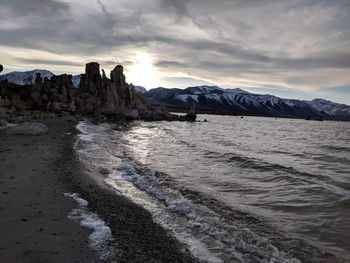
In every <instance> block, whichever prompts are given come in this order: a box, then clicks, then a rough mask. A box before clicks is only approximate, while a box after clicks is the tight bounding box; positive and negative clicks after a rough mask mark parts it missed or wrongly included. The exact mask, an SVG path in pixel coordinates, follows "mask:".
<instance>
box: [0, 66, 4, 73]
mask: <svg viewBox="0 0 350 263" xmlns="http://www.w3.org/2000/svg"><path fill="white" fill-rule="evenodd" d="M3 70H4V67H3V66H2V65H1V64H0V73H1V72H2V71H3Z"/></svg>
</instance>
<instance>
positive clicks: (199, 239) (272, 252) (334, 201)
mask: <svg viewBox="0 0 350 263" xmlns="http://www.w3.org/2000/svg"><path fill="white" fill-rule="evenodd" d="M199 119H200V120H203V119H207V120H208V122H195V123H186V122H134V123H132V124H129V125H126V126H121V125H113V124H100V125H95V124H91V123H89V122H82V123H80V124H79V125H78V129H80V130H81V131H82V134H81V135H80V136H79V140H78V141H77V145H76V149H77V151H78V153H79V154H80V157H81V158H82V160H87V161H89V162H91V163H93V164H94V165H95V166H97V167H98V168H99V169H106V170H107V171H109V173H110V174H109V176H108V178H106V180H105V182H106V183H107V184H109V185H110V186H112V187H113V188H114V189H116V191H117V192H118V193H119V194H122V195H125V196H127V197H128V198H130V199H132V200H133V201H134V202H136V203H138V204H141V205H142V206H144V207H145V208H146V209H148V210H149V211H150V212H151V213H152V214H153V217H154V220H155V221H157V222H159V223H160V224H162V225H163V226H164V227H165V228H167V229H168V230H169V231H170V232H171V233H172V234H174V235H175V236H176V237H177V238H178V239H179V240H180V241H181V242H183V243H185V244H186V245H187V246H188V247H189V248H190V250H191V251H192V253H193V254H194V255H196V256H197V257H199V258H201V259H203V260H204V259H205V260H206V261H209V262H342V261H344V262H346V261H350V130H349V129H350V123H348V122H328V121H324V122H313V121H304V120H293V119H274V118H254V117H245V118H243V119H241V118H238V117H231V116H209V115H199Z"/></svg>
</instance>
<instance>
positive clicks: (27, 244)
mask: <svg viewBox="0 0 350 263" xmlns="http://www.w3.org/2000/svg"><path fill="white" fill-rule="evenodd" d="M36 121H38V122H43V123H45V124H46V125H47V126H48V127H49V134H47V135H40V136H25V135H6V134H5V132H4V131H0V136H1V137H2V138H4V139H3V140H2V141H1V142H0V145H1V148H0V149H1V150H0V160H1V166H2V167H3V168H4V169H1V170H2V171H1V172H0V178H1V179H0V184H1V188H2V193H1V194H2V196H3V198H1V200H0V212H1V218H0V224H1V225H2V226H6V227H2V228H1V230H0V236H1V238H0V261H1V262H62V261H63V262H101V260H99V259H98V255H97V253H96V252H95V251H93V250H92V249H91V248H90V247H89V246H88V236H89V235H90V234H91V232H92V231H90V230H88V229H86V228H83V227H81V226H80V225H79V223H77V222H74V221H73V220H71V219H69V218H68V214H69V213H70V212H71V211H72V209H75V208H77V204H76V202H74V200H72V199H70V198H67V197H65V196H64V193H67V192H72V193H78V194H79V196H80V197H81V198H83V199H85V200H87V201H88V203H89V205H88V209H89V210H90V211H91V212H93V213H96V214H97V215H98V216H99V217H100V218H102V220H103V221H104V222H105V223H106V225H107V226H109V227H110V229H111V231H112V234H113V236H114V238H115V241H116V242H115V244H113V245H114V246H115V250H116V251H118V252H119V253H117V258H116V259H117V262H197V260H196V259H194V258H193V257H192V256H191V255H190V252H189V251H188V250H187V249H186V248H185V247H184V246H183V245H182V244H180V243H179V242H178V241H177V240H176V239H175V238H174V237H172V236H170V234H169V233H167V231H166V230H165V229H163V228H162V227H161V226H159V225H158V224H156V223H155V222H154V221H153V220H152V216H151V214H150V213H149V212H148V211H146V210H145V209H144V208H141V207H139V206H138V205H136V204H134V203H132V202H131V201H130V200H127V199H126V198H124V197H122V196H118V195H116V194H115V193H114V192H113V190H112V189H109V187H108V186H107V185H105V184H104V182H103V177H102V175H101V174H100V175H98V173H100V172H99V171H94V170H92V169H91V168H90V167H86V166H85V165H84V164H82V163H80V162H79V161H78V159H77V157H76V156H75V153H74V149H73V145H74V141H75V137H74V136H76V134H77V133H78V131H77V130H76V129H75V125H76V121H74V120H73V119H72V118H71V117H65V116H63V117H56V116H55V117H54V118H43V119H39V120H36ZM67 134H71V135H67ZM95 173H96V174H95ZM22 207H23V208H22ZM39 212H40V213H39ZM107 262H108V261H107Z"/></svg>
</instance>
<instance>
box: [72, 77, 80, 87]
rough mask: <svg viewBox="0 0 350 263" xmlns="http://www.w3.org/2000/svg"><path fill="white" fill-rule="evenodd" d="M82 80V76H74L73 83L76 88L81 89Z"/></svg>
mask: <svg viewBox="0 0 350 263" xmlns="http://www.w3.org/2000/svg"><path fill="white" fill-rule="evenodd" d="M80 78H81V76H80V75H74V76H73V77H72V82H73V85H74V87H76V88H79V85H80Z"/></svg>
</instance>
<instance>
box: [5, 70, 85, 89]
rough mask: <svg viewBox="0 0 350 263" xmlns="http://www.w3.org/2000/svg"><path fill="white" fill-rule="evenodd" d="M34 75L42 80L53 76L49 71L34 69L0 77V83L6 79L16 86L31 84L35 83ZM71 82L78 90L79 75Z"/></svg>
mask: <svg viewBox="0 0 350 263" xmlns="http://www.w3.org/2000/svg"><path fill="white" fill-rule="evenodd" d="M36 73H40V74H41V77H42V78H45V77H46V78H48V79H51V77H52V76H54V75H55V74H53V73H52V72H51V71H48V70H45V69H34V70H31V71H13V72H9V73H6V74H3V75H0V81H1V80H5V79H7V80H8V82H10V83H14V84H18V85H24V84H31V83H34V81H35V77H36ZM72 82H73V85H74V86H75V87H77V88H78V87H79V83H80V75H75V76H73V77H72Z"/></svg>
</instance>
